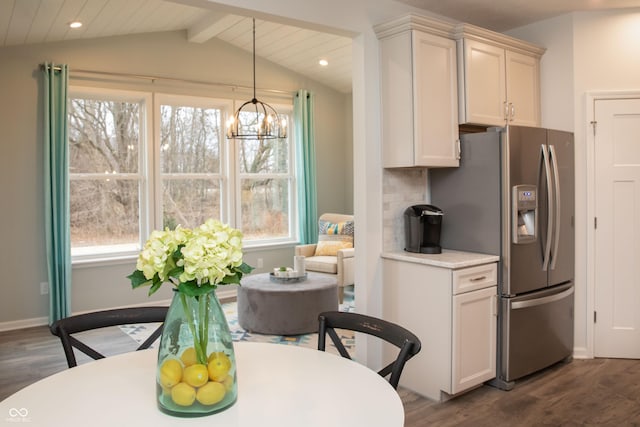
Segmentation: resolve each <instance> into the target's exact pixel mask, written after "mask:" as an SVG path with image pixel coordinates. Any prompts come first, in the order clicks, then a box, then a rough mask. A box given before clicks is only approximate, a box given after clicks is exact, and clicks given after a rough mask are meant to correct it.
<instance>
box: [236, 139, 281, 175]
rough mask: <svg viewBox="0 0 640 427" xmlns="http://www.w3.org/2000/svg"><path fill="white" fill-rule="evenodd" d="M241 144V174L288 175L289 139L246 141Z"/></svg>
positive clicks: (240, 141)
mask: <svg viewBox="0 0 640 427" xmlns="http://www.w3.org/2000/svg"><path fill="white" fill-rule="evenodd" d="M238 141H239V144H240V173H287V172H288V171H289V141H288V140H287V139H264V140H255V139H245V140H238Z"/></svg>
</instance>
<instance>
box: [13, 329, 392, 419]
mask: <svg viewBox="0 0 640 427" xmlns="http://www.w3.org/2000/svg"><path fill="white" fill-rule="evenodd" d="M234 348H235V352H236V363H237V366H238V400H237V402H236V403H235V404H234V405H233V406H231V407H230V408H228V409H227V410H225V411H223V412H220V413H218V414H214V415H210V416H206V417H200V418H176V417H173V416H170V415H166V414H164V413H162V412H160V410H159V409H158V408H157V406H156V396H155V389H156V386H155V370H156V358H157V350H144V351H137V352H131V353H125V354H121V355H118V356H112V357H109V358H106V359H101V360H97V361H95V362H90V363H87V364H84V365H80V366H78V367H75V368H72V369H68V370H65V371H62V372H59V373H57V374H55V375H52V376H50V377H47V378H44V379H42V380H40V381H38V382H36V383H34V384H32V385H30V386H28V387H26V388H24V389H22V390H20V391H18V392H17V393H15V394H13V395H12V396H10V397H8V398H7V399H5V400H4V401H2V402H0V422H6V423H7V424H9V423H11V424H14V423H16V424H22V423H23V422H26V423H27V424H28V425H30V426H47V427H49V426H117V425H122V426H125V425H135V426H154V427H160V426H181V425H189V426H191V425H196V426H199V425H207V426H224V427H235V426H238V427H245V426H246V427H249V426H250V427H257V426H260V427H268V426H278V427H288V426H291V427H294V426H295V427H300V426H305V427H313V426H318V427H320V426H322V427H326V426H332V427H339V426H345V427H347V426H348V427H360V426H362V427H376V426H380V427H400V426H402V425H403V424H404V410H403V406H402V402H401V401H400V397H399V396H398V394H397V393H396V391H395V390H394V389H393V387H391V386H390V385H389V383H388V382H387V381H386V380H385V379H384V378H382V377H380V376H379V375H378V374H377V373H376V372H374V371H373V370H370V369H368V368H367V367H365V366H363V365H360V364H359V363H356V362H353V361H351V360H349V359H345V358H342V357H340V356H337V355H334V354H331V353H325V352H321V351H317V350H313V349H309V348H304V347H297V346H288V345H282V344H268V343H244V342H240V343H234ZM14 425H15V424H14Z"/></svg>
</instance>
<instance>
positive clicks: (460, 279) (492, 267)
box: [452, 262, 498, 295]
mask: <svg viewBox="0 0 640 427" xmlns="http://www.w3.org/2000/svg"><path fill="white" fill-rule="evenodd" d="M452 274H453V283H452V286H453V294H454V295H458V294H462V293H465V292H470V291H475V290H476V289H482V288H486V287H488V286H495V285H497V284H498V267H497V264H496V263H495V262H494V263H491V264H484V265H478V266H475V267H468V268H462V269H460V270H454V271H453V273H452Z"/></svg>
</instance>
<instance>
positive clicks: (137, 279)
mask: <svg viewBox="0 0 640 427" xmlns="http://www.w3.org/2000/svg"><path fill="white" fill-rule="evenodd" d="M154 278H155V277H154ZM127 279H129V280H131V287H132V288H133V289H135V288H139V287H140V286H147V285H150V284H151V280H150V279H147V278H146V277H144V273H143V272H142V271H140V270H136V271H134V272H133V273H131V274H130V275H128V276H127Z"/></svg>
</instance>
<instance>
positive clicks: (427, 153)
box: [412, 31, 459, 167]
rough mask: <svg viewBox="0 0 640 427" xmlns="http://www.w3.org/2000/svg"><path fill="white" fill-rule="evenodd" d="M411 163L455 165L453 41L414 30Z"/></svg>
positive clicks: (455, 71)
mask: <svg viewBox="0 0 640 427" xmlns="http://www.w3.org/2000/svg"><path fill="white" fill-rule="evenodd" d="M412 45H413V66H414V73H413V76H414V98H413V104H414V112H413V113H414V128H415V136H414V138H415V144H414V163H415V165H416V166H431V167H437V166H458V154H459V153H458V83H457V78H456V76H457V66H456V63H457V60H456V42H455V41H453V40H450V39H446V38H444V37H438V36H434V35H432V34H427V33H422V32H419V31H414V32H413V43H412Z"/></svg>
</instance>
